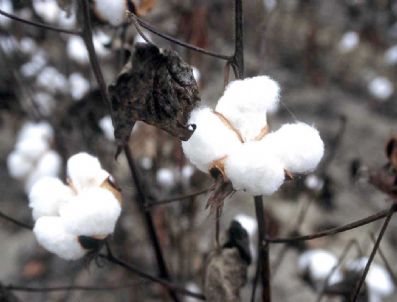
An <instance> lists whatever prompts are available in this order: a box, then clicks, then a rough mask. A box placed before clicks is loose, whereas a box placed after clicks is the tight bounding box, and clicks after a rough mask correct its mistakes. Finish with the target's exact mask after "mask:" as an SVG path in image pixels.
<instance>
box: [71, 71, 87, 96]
mask: <svg viewBox="0 0 397 302" xmlns="http://www.w3.org/2000/svg"><path fill="white" fill-rule="evenodd" d="M69 85H70V94H71V95H72V98H73V99H74V100H80V99H81V98H82V97H83V96H84V95H85V94H86V93H87V92H88V91H89V90H90V82H88V80H87V79H86V78H85V77H84V76H83V75H82V74H81V73H78V72H74V73H72V74H71V75H70V76H69Z"/></svg>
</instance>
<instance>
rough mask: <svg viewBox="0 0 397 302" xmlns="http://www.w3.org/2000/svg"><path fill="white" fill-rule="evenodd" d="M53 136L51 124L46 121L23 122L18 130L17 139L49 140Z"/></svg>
mask: <svg viewBox="0 0 397 302" xmlns="http://www.w3.org/2000/svg"><path fill="white" fill-rule="evenodd" d="M53 137H54V130H53V129H52V127H51V125H50V124H48V123H47V122H39V123H33V122H27V123H25V124H24V125H23V126H22V128H21V130H19V133H18V137H17V140H18V141H21V140H25V139H29V138H34V139H41V140H47V141H50V140H52V139H53Z"/></svg>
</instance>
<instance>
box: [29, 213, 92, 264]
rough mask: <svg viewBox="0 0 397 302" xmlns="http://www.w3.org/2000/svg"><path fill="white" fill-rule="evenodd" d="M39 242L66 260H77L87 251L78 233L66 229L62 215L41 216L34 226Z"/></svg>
mask: <svg viewBox="0 0 397 302" xmlns="http://www.w3.org/2000/svg"><path fill="white" fill-rule="evenodd" d="M33 232H34V234H35V236H36V239H37V241H38V243H39V244H40V245H41V246H42V247H44V248H45V249H46V250H48V251H50V252H52V253H54V254H56V255H58V256H59V257H61V258H63V259H66V260H76V259H79V258H81V257H83V256H84V255H85V253H86V250H84V249H83V248H82V247H81V245H80V243H79V241H78V238H77V236H76V235H71V234H69V233H67V232H66V231H65V228H64V226H63V223H62V219H61V218H60V217H49V216H44V217H40V218H39V219H38V220H37V221H36V223H35V225H34V228H33Z"/></svg>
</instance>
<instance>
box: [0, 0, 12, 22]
mask: <svg viewBox="0 0 397 302" xmlns="http://www.w3.org/2000/svg"><path fill="white" fill-rule="evenodd" d="M0 9H1V10H2V11H4V12H6V13H9V14H12V13H13V12H14V8H13V6H12V1H11V0H0ZM11 21H12V19H10V18H8V17H6V16H3V15H0V26H1V27H8V25H9V24H10V23H11Z"/></svg>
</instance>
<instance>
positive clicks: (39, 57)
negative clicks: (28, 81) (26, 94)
mask: <svg viewBox="0 0 397 302" xmlns="http://www.w3.org/2000/svg"><path fill="white" fill-rule="evenodd" d="M46 64H47V56H46V53H45V52H44V51H39V52H37V53H36V54H34V55H33V57H32V58H31V60H30V61H29V62H27V63H25V64H23V65H22V66H21V74H22V75H23V76H24V77H27V78H29V77H32V76H35V75H36V74H37V73H38V72H39V71H40V70H41V69H42V68H44V66H45V65H46Z"/></svg>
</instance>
